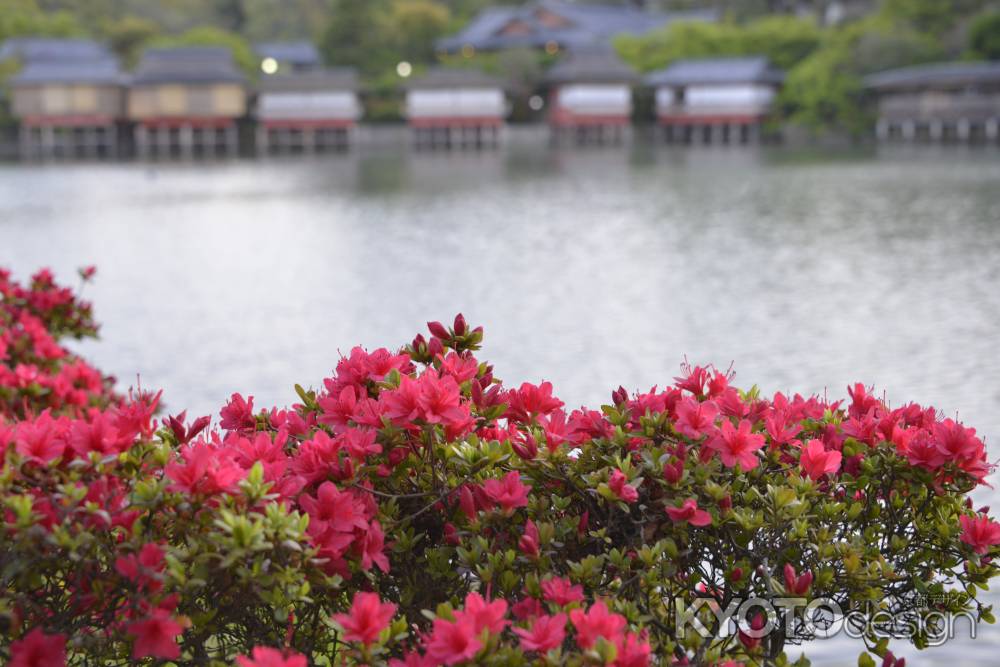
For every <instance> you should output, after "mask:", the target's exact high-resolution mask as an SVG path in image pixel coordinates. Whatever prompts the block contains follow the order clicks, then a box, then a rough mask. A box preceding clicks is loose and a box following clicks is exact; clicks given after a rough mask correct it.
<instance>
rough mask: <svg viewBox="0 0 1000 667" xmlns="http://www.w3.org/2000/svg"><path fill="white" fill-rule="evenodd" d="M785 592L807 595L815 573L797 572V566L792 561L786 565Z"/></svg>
mask: <svg viewBox="0 0 1000 667" xmlns="http://www.w3.org/2000/svg"><path fill="white" fill-rule="evenodd" d="M784 574H785V592H787V593H790V594H791V595H800V596H801V595H805V594H806V593H808V592H809V587H810V586H812V582H813V575H812V572H803V573H802V574H797V573H796V572H795V568H794V567H793V566H792V564H791V563H787V564H786V565H785V570H784Z"/></svg>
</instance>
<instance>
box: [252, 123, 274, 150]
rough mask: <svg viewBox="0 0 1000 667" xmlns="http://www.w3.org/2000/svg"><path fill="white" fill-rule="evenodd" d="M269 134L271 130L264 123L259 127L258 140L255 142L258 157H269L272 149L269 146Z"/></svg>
mask: <svg viewBox="0 0 1000 667" xmlns="http://www.w3.org/2000/svg"><path fill="white" fill-rule="evenodd" d="M269 134H270V130H268V129H267V126H266V125H264V124H263V123H262V124H260V125H258V126H257V137H256V139H257V140H256V141H255V142H254V150H255V152H256V153H257V155H267V153H268V149H269V148H270V146H268V139H269Z"/></svg>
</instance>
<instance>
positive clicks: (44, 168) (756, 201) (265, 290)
mask: <svg viewBox="0 0 1000 667" xmlns="http://www.w3.org/2000/svg"><path fill="white" fill-rule="evenodd" d="M85 264H96V265H97V266H98V268H99V271H98V276H97V280H96V282H95V283H94V284H93V285H90V286H88V287H87V288H86V294H87V296H88V297H89V298H91V299H92V300H93V301H94V302H95V309H96V313H97V316H98V318H99V319H100V321H101V322H102V323H103V328H102V340H101V341H100V342H98V343H89V342H88V343H85V344H82V345H80V346H78V347H79V349H80V350H81V351H82V352H83V353H84V354H86V355H87V356H88V357H89V358H91V359H92V360H93V361H94V362H95V363H97V364H98V365H99V366H100V367H101V368H103V369H105V370H106V371H108V372H112V373H114V374H116V375H117V376H118V377H119V379H120V382H122V383H123V384H125V385H128V384H134V383H135V380H136V377H137V376H138V377H139V378H140V379H141V382H142V384H143V386H146V387H162V388H163V389H164V390H165V398H166V401H167V405H168V408H170V409H172V410H179V409H182V408H184V407H188V408H190V409H191V411H192V413H193V414H209V413H212V414H217V411H218V408H219V406H220V405H221V404H222V403H223V402H224V401H225V399H226V397H227V396H228V395H229V394H230V393H231V392H234V391H241V392H243V393H249V394H253V395H254V396H255V397H256V404H257V405H258V406H269V405H273V404H279V405H285V404H288V403H290V402H292V401H293V400H294V392H293V390H292V385H293V384H294V383H296V382H299V383H302V384H303V385H306V386H308V385H310V384H312V385H314V386H316V385H319V384H320V381H321V379H322V378H323V377H325V376H326V375H327V374H328V373H329V372H330V370H331V369H332V367H333V366H334V364H335V363H336V361H337V358H338V354H339V352H340V351H343V352H347V351H348V350H349V349H350V347H351V346H353V345H354V344H357V343H363V344H365V345H367V346H379V345H386V346H398V345H399V344H401V343H403V342H406V341H408V340H410V339H411V338H412V336H413V334H414V333H416V332H417V331H418V330H421V329H422V328H423V326H424V323H425V322H426V321H427V320H429V319H441V320H447V319H450V318H451V317H452V316H454V314H455V313H457V312H459V311H462V312H464V314H465V315H466V317H467V318H468V320H469V321H470V322H472V323H474V324H482V325H484V326H485V328H486V341H485V349H484V350H483V352H482V355H481V356H482V358H485V359H489V360H491V361H492V362H493V363H494V364H495V366H496V372H497V375H498V376H499V377H501V378H504V379H505V380H506V381H507V383H508V384H511V383H520V382H521V381H525V380H527V381H539V380H542V379H546V380H551V381H552V382H553V383H554V384H555V387H556V390H557V393H558V394H559V395H560V396H561V397H562V398H563V399H564V400H566V402H567V403H568V404H569V405H570V406H575V405H579V404H583V403H585V404H588V405H597V404H599V403H600V402H604V401H606V400H607V397H608V395H609V391H610V390H611V389H612V388H614V387H617V386H618V385H619V384H622V385H624V386H625V387H627V388H633V389H634V388H643V389H648V388H649V387H650V386H652V385H663V384H666V383H669V382H670V381H671V378H672V377H673V376H674V375H676V374H677V371H678V370H679V364H680V363H681V362H682V361H683V360H684V358H685V356H686V357H687V358H688V359H690V360H691V361H692V362H698V363H705V362H714V363H715V364H716V365H718V366H721V367H728V366H729V365H730V363H732V364H733V367H734V368H735V370H736V383H737V384H738V385H741V386H749V385H751V384H754V383H756V384H758V385H760V386H761V387H762V388H763V389H764V390H765V391H767V392H774V391H776V390H784V391H789V390H790V391H798V392H802V393H810V392H820V393H822V392H829V394H830V395H831V396H837V397H839V396H844V395H846V392H845V387H846V385H847V384H848V383H851V382H854V381H862V382H865V383H869V384H874V385H876V386H877V387H878V388H880V389H884V390H885V392H886V393H887V396H888V397H889V398H890V399H891V400H892V401H893V402H896V403H899V402H903V401H909V400H915V401H918V402H921V403H925V404H930V405H934V406H936V407H938V408H939V409H941V410H943V411H944V412H946V413H948V414H954V413H958V414H959V416H960V417H961V418H962V419H963V420H964V421H966V422H967V423H969V424H971V425H973V426H976V427H977V428H978V429H979V432H980V433H981V434H982V435H983V436H985V438H986V441H987V444H988V445H989V446H990V448H991V452H992V457H993V458H994V459H995V458H997V457H1000V449H998V446H1000V445H997V442H998V441H1000V354H998V350H997V348H998V344H1000V153H997V152H995V151H985V150H983V151H976V150H966V149H960V148H948V149H940V148H895V149H879V150H877V151H876V150H870V151H865V152H860V153H838V154H827V155H817V154H815V153H804V152H801V151H795V150H792V149H767V150H754V149H742V148H741V149H734V148H714V149H713V148H699V149H680V148H668V147H660V146H652V145H650V144H649V143H648V142H645V141H643V140H641V139H640V140H638V141H636V142H635V144H634V145H631V146H628V147H623V148H604V149H587V150H567V149H561V150H556V149H552V148H550V147H549V146H548V145H547V143H546V141H545V137H544V135H543V134H537V133H526V134H523V135H517V136H515V137H513V139H512V141H511V143H510V144H509V145H508V146H506V147H505V148H503V149H501V150H499V151H491V152H483V153H471V154H458V153H452V154H447V153H414V152H411V151H407V150H405V149H403V148H400V147H398V146H396V145H395V144H394V143H393V142H391V141H388V142H381V143H380V144H379V145H377V146H370V147H368V148H364V149H361V150H356V151H354V152H352V153H349V154H344V155H335V156H330V157H324V158H304V157H301V158H294V159H291V158H290V159H286V160H273V161H259V162H254V161H242V162H229V163H216V164H142V165H140V164H72V165H71V164H62V165H36V166H19V165H12V164H9V165H2V166H0V265H4V266H9V267H11V268H12V269H14V271H15V272H16V274H17V275H19V276H21V277H26V276H27V275H28V273H29V272H31V271H33V270H34V269H36V268H38V267H41V266H50V267H52V268H53V269H54V270H55V271H56V273H57V275H58V276H59V277H61V278H62V279H64V280H71V279H72V277H73V275H74V274H73V272H74V270H75V268H76V267H78V266H82V265H85ZM980 495H981V496H982V498H981V500H985V501H989V500H990V499H991V497H992V496H993V495H994V494H993V492H991V491H989V490H984V492H983V493H982V494H980ZM963 629H964V626H963ZM998 648H1000V630H997V629H996V628H994V627H990V626H983V627H981V628H980V639H979V641H977V642H974V643H970V642H969V641H967V640H966V641H960V640H956V641H953V642H950V643H948V644H946V645H945V646H944V647H942V648H940V649H936V650H933V651H930V652H926V653H924V654H921V655H920V656H919V657H916V659H915V660H914V659H912V658H911V660H910V664H917V665H944V664H947V665H949V667H961V666H966V665H968V666H972V665H977V666H978V665H983V666H985V665H995V664H996V663H997V658H996V654H997V650H998ZM858 650H860V647H859V646H856V645H854V644H848V643H845V642H843V641H839V640H838V641H830V642H822V643H818V644H816V645H814V646H809V647H808V650H807V654H808V655H810V657H812V658H813V659H814V661H815V663H816V664H824V665H849V664H856V656H857V652H858ZM902 653H904V654H906V655H914V652H913V651H909V652H907V651H902Z"/></svg>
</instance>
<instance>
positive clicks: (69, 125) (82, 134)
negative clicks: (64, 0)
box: [0, 38, 124, 158]
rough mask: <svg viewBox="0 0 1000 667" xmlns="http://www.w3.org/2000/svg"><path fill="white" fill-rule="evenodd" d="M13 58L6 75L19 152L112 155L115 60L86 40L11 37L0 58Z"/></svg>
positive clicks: (117, 79) (117, 100)
mask: <svg viewBox="0 0 1000 667" xmlns="http://www.w3.org/2000/svg"><path fill="white" fill-rule="evenodd" d="M8 59H13V60H16V61H17V62H18V63H19V65H20V69H19V70H18V72H17V73H16V74H15V75H14V76H13V77H11V79H10V80H9V82H8V84H9V90H10V98H11V111H12V112H13V115H14V116H15V117H16V118H17V119H18V120H19V126H20V127H19V152H20V154H21V156H22V157H25V158H37V157H114V156H117V154H118V147H119V142H118V123H119V121H120V120H121V118H122V115H123V112H124V86H123V78H122V72H121V70H120V68H119V66H118V61H117V60H116V59H115V58H114V57H113V56H112V55H111V53H110V52H108V51H107V50H106V49H105V48H104V47H103V46H101V45H99V44H97V43H96V42H90V41H87V40H70V39H34V38H31V39H25V38H20V39H11V40H8V41H7V42H5V43H4V45H3V46H2V47H0V60H8Z"/></svg>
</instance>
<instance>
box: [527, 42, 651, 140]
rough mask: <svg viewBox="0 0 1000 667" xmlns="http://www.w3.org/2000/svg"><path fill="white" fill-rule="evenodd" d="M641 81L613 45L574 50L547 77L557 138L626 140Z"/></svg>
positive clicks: (550, 115)
mask: <svg viewBox="0 0 1000 667" xmlns="http://www.w3.org/2000/svg"><path fill="white" fill-rule="evenodd" d="M636 80H637V77H636V74H635V72H634V71H633V70H632V68H631V67H629V66H628V65H626V64H625V63H624V62H623V61H622V60H621V59H620V58H618V56H617V55H615V53H614V52H613V51H612V50H611V49H608V48H593V47H592V48H587V49H581V50H575V51H570V52H569V53H568V54H567V55H566V56H564V57H563V58H562V59H561V60H560V61H559V62H558V63H556V64H555V65H554V66H553V67H552V68H551V69H550V70H549V71H548V72H547V73H546V76H545V82H546V84H547V85H548V86H549V112H548V119H549V126H550V128H551V129H552V137H553V139H554V140H556V141H559V140H561V139H563V138H571V139H574V140H575V141H576V142H577V143H606V142H615V143H618V142H621V141H622V138H623V136H624V134H625V130H626V129H627V128H628V127H629V125H630V123H631V120H632V85H633V84H634V83H635V82H636Z"/></svg>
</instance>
